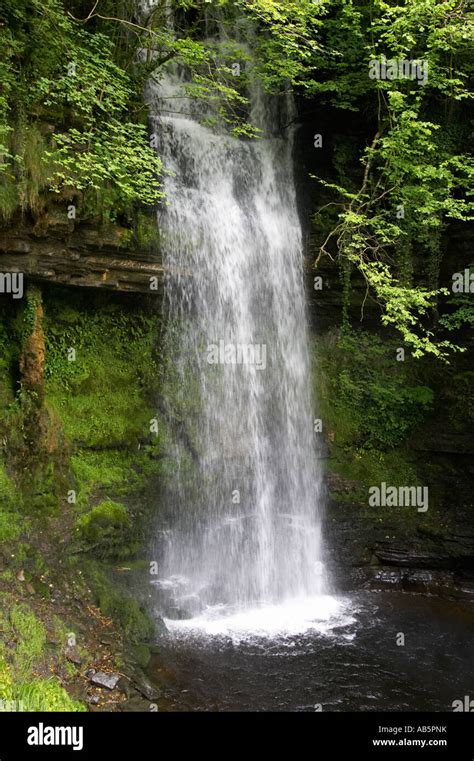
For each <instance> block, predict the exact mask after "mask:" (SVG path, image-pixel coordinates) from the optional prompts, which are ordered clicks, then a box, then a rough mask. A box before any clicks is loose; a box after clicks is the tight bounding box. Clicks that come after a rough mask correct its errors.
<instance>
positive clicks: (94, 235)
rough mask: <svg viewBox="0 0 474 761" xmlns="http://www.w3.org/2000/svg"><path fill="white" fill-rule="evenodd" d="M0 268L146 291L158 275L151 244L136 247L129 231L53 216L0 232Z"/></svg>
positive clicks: (153, 288) (157, 284)
mask: <svg viewBox="0 0 474 761" xmlns="http://www.w3.org/2000/svg"><path fill="white" fill-rule="evenodd" d="M154 249H155V250H154ZM0 271H2V272H22V273H23V274H24V275H25V277H26V278H27V279H29V280H32V281H36V282H51V283H56V284H60V285H68V286H82V287H88V288H102V289H107V290H113V291H124V292H127V291H128V292H143V293H152V294H153V293H154V292H155V293H156V292H159V291H160V290H161V284H162V282H163V276H164V271H163V266H162V262H161V258H160V255H159V253H158V251H157V247H153V246H152V245H147V246H144V245H140V244H139V243H137V242H136V241H134V240H133V233H132V232H131V231H130V230H129V229H126V228H122V227H119V226H118V225H108V226H106V227H99V226H94V225H88V224H84V223H81V224H72V223H70V224H68V223H65V222H57V223H54V220H50V221H49V224H48V225H44V226H41V227H38V225H28V224H23V223H21V222H20V223H18V224H15V225H11V226H9V227H8V229H4V230H3V231H0Z"/></svg>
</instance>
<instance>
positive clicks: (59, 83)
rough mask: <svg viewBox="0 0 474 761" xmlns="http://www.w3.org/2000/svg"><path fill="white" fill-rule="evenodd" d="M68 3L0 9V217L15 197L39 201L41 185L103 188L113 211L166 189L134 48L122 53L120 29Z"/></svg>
mask: <svg viewBox="0 0 474 761" xmlns="http://www.w3.org/2000/svg"><path fill="white" fill-rule="evenodd" d="M71 10H74V9H73V8H71V4H68V7H67V8H66V7H65V5H64V4H63V3H62V2H60V1H59V0H45V1H44V2H39V0H22V1H21V2H20V3H18V2H17V0H15V1H14V2H13V0H6V2H5V3H4V4H3V7H2V10H1V12H0V44H1V45H2V50H4V51H5V56H4V57H3V60H2V64H1V68H0V82H1V84H2V96H1V97H0V207H1V212H2V215H3V216H4V218H8V217H9V216H10V215H11V214H12V213H13V211H14V210H15V208H16V206H18V205H19V206H20V207H21V208H22V209H24V210H26V209H31V210H32V211H38V210H40V209H41V208H42V205H43V203H44V200H43V195H44V193H45V192H46V191H47V190H52V191H54V192H56V193H59V192H61V194H62V196H63V197H64V196H66V197H68V198H70V199H72V198H76V199H78V198H79V199H80V198H81V197H83V196H85V197H86V198H85V203H87V196H88V195H90V194H91V193H93V194H95V193H96V192H97V190H99V189H100V191H101V201H102V205H103V206H104V205H105V206H106V207H108V209H109V211H111V210H112V208H114V209H115V213H116V212H117V209H121V210H125V209H127V208H130V205H131V204H133V203H136V202H139V203H141V204H145V205H153V204H155V203H156V202H157V201H158V200H159V199H161V198H162V193H161V190H160V185H159V175H160V173H161V170H162V165H161V162H160V160H159V158H158V157H157V155H156V153H155V150H154V149H153V148H152V147H151V146H150V144H149V141H148V136H147V130H146V127H145V126H144V124H143V123H142V119H141V116H140V115H137V109H136V101H137V96H138V94H137V91H136V83H135V82H134V75H133V69H132V60H133V56H131V57H130V58H129V59H128V60H127V61H125V60H123V56H122V52H121V45H120V39H118V38H117V36H116V35H114V34H110V30H107V32H101V31H100V30H98V29H94V30H90V31H89V30H88V29H87V28H83V27H82V25H81V24H79V23H78V22H77V21H75V20H74V19H73V13H71V12H70V11H71ZM68 11H69V12H68ZM137 116H138V118H137ZM51 125H54V126H53V127H52V128H51ZM102 211H104V209H102Z"/></svg>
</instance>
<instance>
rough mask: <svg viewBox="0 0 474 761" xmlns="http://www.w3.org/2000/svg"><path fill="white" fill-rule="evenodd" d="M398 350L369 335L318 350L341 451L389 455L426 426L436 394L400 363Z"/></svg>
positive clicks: (327, 411) (329, 342) (328, 416)
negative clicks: (373, 451)
mask: <svg viewBox="0 0 474 761" xmlns="http://www.w3.org/2000/svg"><path fill="white" fill-rule="evenodd" d="M395 357H396V346H395V345H394V344H391V345H387V342H383V341H381V340H380V339H377V338H376V337H374V336H373V335H370V334H366V333H363V332H357V333H351V334H348V335H343V336H341V337H334V336H332V337H330V338H328V339H326V344H324V342H320V343H319V344H318V363H317V365H318V367H320V368H321V370H320V372H321V373H323V374H324V376H325V378H324V380H323V381H322V382H323V383H324V386H323V389H321V391H320V395H321V393H322V394H323V396H324V398H325V400H326V401H325V405H324V407H325V419H327V420H328V424H329V427H330V429H332V430H333V431H334V435H335V442H336V444H337V445H338V446H341V447H348V448H349V449H350V450H353V449H357V450H364V451H367V450H371V449H374V450H377V451H379V452H388V451H390V450H391V449H394V448H396V447H398V446H400V445H401V444H403V442H404V441H406V438H407V436H408V434H409V433H410V432H411V431H412V430H413V429H414V428H415V427H416V426H418V425H420V423H421V422H422V421H423V419H424V417H425V415H426V414H427V412H428V411H429V410H430V408H431V405H432V402H433V391H432V389H431V388H429V387H428V386H426V385H424V384H420V383H416V382H415V380H416V378H415V377H410V370H409V369H407V365H406V362H404V363H399V362H397V361H396V358H395Z"/></svg>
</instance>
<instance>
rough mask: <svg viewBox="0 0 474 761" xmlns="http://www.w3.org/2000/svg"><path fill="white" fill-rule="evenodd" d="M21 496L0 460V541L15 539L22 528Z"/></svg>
mask: <svg viewBox="0 0 474 761" xmlns="http://www.w3.org/2000/svg"><path fill="white" fill-rule="evenodd" d="M21 505H22V496H21V494H20V493H19V491H18V490H17V489H16V487H15V485H14V483H13V481H12V480H11V478H10V477H9V476H8V474H7V472H6V469H5V466H4V464H3V463H2V462H1V460H0V542H9V541H12V540H14V539H17V538H18V536H19V535H20V533H21V531H22V528H23V519H22V516H21V514H20V512H19V509H20V508H21Z"/></svg>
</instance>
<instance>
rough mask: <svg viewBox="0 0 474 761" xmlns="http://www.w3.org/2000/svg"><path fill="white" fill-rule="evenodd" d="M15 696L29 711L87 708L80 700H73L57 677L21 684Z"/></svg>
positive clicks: (75, 710) (66, 710) (73, 710)
mask: <svg viewBox="0 0 474 761" xmlns="http://www.w3.org/2000/svg"><path fill="white" fill-rule="evenodd" d="M15 698H16V700H17V701H21V702H22V707H23V710H24V711H27V712H34V713H36V712H38V711H48V712H67V713H70V712H78V711H79V712H80V711H86V710H87V708H86V706H85V705H84V704H83V703H80V702H79V701H78V700H73V699H72V698H71V697H70V696H69V695H68V693H67V692H66V690H65V689H64V687H62V686H61V685H60V684H59V682H58V681H57V680H56V679H53V678H51V679H36V680H34V681H31V682H26V683H23V684H19V685H18V686H17V688H16V690H15Z"/></svg>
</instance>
